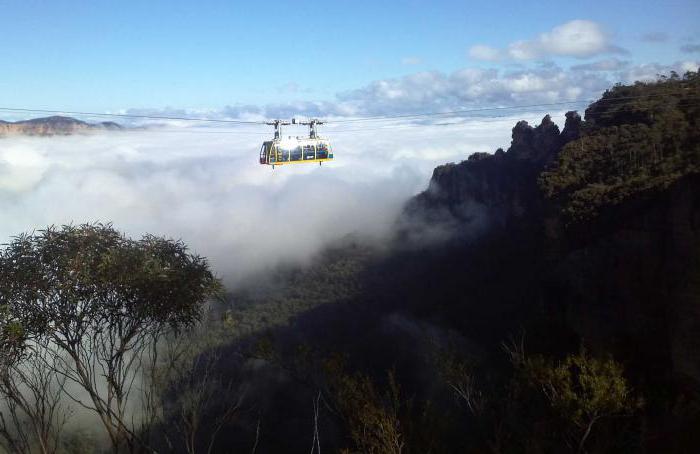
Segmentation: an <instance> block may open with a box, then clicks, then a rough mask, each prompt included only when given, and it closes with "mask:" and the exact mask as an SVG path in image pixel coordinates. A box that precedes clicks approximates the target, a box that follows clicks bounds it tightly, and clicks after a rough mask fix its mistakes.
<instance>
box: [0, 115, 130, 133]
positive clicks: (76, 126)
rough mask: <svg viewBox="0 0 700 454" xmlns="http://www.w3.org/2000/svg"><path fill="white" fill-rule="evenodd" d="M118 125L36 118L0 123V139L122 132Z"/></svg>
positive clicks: (55, 118)
mask: <svg viewBox="0 0 700 454" xmlns="http://www.w3.org/2000/svg"><path fill="white" fill-rule="evenodd" d="M120 129H122V127H121V126H120V125H118V124H117V123H114V122H111V121H107V122H102V123H86V122H84V121H80V120H76V119H75V118H70V117H61V116H54V117H46V118H35V119H33V120H24V121H17V122H7V121H0V137H1V136H10V135H28V136H55V135H61V136H66V135H71V134H85V133H89V132H94V131H105V130H109V131H113V130H120Z"/></svg>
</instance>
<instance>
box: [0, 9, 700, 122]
mask: <svg viewBox="0 0 700 454" xmlns="http://www.w3.org/2000/svg"><path fill="white" fill-rule="evenodd" d="M0 11H1V13H0V35H1V36H2V40H3V44H2V46H1V47H0V99H2V103H1V104H3V106H9V107H27V108H46V109H65V110H93V111H117V110H124V109H171V110H172V109H183V110H190V109H224V107H225V106H239V108H234V109H229V110H228V113H229V114H230V115H235V114H238V113H239V110H240V106H242V105H256V106H260V105H278V106H279V105H291V106H299V109H301V110H304V109H307V110H308V109H309V105H308V104H304V103H309V102H316V104H314V106H315V107H314V109H320V110H323V109H325V108H329V107H330V106H335V105H336V104H338V103H341V104H342V103H343V102H344V103H345V109H346V110H348V109H349V110H350V111H352V112H360V113H362V112H370V111H404V110H411V109H416V108H418V107H421V105H422V104H421V103H424V102H427V101H426V100H431V99H433V98H438V97H440V96H444V97H445V100H444V101H440V102H439V103H438V104H436V105H435V106H430V107H436V108H440V107H441V106H445V107H447V106H462V105H472V104H478V101H479V100H481V99H483V100H484V101H483V102H485V103H507V102H509V101H511V102H519V101H522V100H529V99H530V98H532V99H533V100H550V99H561V98H566V97H567V96H568V97H571V96H573V97H576V96H582V95H584V94H588V93H589V92H594V91H595V90H599V89H600V87H601V86H603V85H604V84H606V83H609V82H610V81H615V80H616V79H620V78H622V79H625V78H634V77H646V76H647V75H648V74H650V73H651V72H653V71H657V70H663V69H668V68H680V67H683V68H688V67H691V66H689V65H692V63H693V62H697V61H698V59H700V53H698V52H697V48H696V46H697V45H698V44H700V37H699V36H698V26H697V24H698V23H700V2H698V1H697V0H694V1H663V2H660V1H648V2H642V1H614V0H608V1H604V2H598V1H587V2H564V1H557V2H551V3H545V2H522V1H504V2H465V1H436V0H432V1H419V0H413V1H402V2H397V1H381V2H379V1H364V0H360V1H358V0H356V1H331V2H282V1H276V0H267V1H264V2H250V1H246V2H237V1H199V2H194V1H189V2H184V1H175V0H169V1H153V0H151V1H135V0H123V1H121V2H105V1H59V0H54V1H37V0H22V1H0ZM577 20H578V21H579V22H576V21H577ZM572 21H574V22H572ZM557 27H559V28H557ZM572 30H573V32H577V31H581V30H582V31H583V32H585V33H590V34H592V35H595V36H593V38H592V41H590V40H589V42H587V43H584V44H586V45H588V46H589V47H584V48H580V47H578V48H577V47H575V46H574V47H571V46H568V45H567V43H565V42H564V43H563V44H562V40H564V41H565V40H566V39H567V37H569V36H573V35H571V33H569V32H572ZM573 32H572V33H573ZM567 33H568V34H567ZM577 36H578V35H577ZM518 43H519V44H518ZM567 46H568V47H567ZM682 46H685V49H686V51H685V52H683V51H681V47H682ZM601 62H607V63H601ZM683 62H685V66H683V65H682V64H683ZM585 65H589V66H588V67H586V66H585ZM595 65H598V66H599V67H600V68H603V69H600V68H597V69H595V68H593V67H594V66H595ZM645 65H646V66H645ZM673 65H676V66H673ZM679 65H680V66H679ZM572 67H574V69H572ZM640 68H641V69H640ZM465 70H467V71H472V70H473V71H478V73H465V72H464V71H465ZM489 71H490V72H489ZM475 74H476V75H475ZM514 74H515V75H517V76H513V75H514ZM421 75H422V76H421ZM508 77H510V79H508ZM562 77H564V78H565V79H562ZM536 78H541V79H542V80H541V81H537V80H535V79H536ZM489 80H491V81H492V80H502V81H503V83H502V84H500V85H498V86H494V85H493V84H492V83H491V84H488V86H487V82H488V81H489ZM553 81H560V82H561V84H562V87H561V88H560V89H558V90H559V91H557V93H556V94H553V92H552V90H550V89H548V87H549V86H551V85H552V84H555V82H553ZM469 84H471V85H469ZM478 84H480V85H478ZM565 84H568V85H581V86H582V87H584V89H582V91H580V92H572V91H567V90H565V88H564V85H565ZM448 85H449V87H448V88H444V89H443V88H440V90H442V91H440V92H439V93H436V92H435V91H434V90H436V87H443V86H445V87H447V86H448ZM467 86H469V87H471V91H470V92H469V94H468V95H467V94H465V92H463V91H460V90H462V89H463V88H464V87H467ZM537 86H539V87H540V88H539V89H538V88H537ZM499 90H500V91H499ZM509 90H510V91H509ZM420 93H423V95H421V96H418V95H417V94H420ZM483 93H486V94H487V95H488V96H480V94H483ZM431 96H432V97H431ZM450 96H451V97H452V98H450ZM374 100H377V105H381V106H382V107H381V108H373V107H371V106H370V104H371V103H372V102H374ZM324 102H325V103H329V104H323V103H324ZM348 106H349V107H348ZM237 109H238V110H237ZM291 109H292V110H293V109H294V107H292V108H291ZM311 110H313V109H311ZM341 111H342V109H341ZM264 113H265V112H263V114H264Z"/></svg>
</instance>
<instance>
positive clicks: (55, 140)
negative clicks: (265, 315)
mask: <svg viewBox="0 0 700 454" xmlns="http://www.w3.org/2000/svg"><path fill="white" fill-rule="evenodd" d="M543 115H544V113H542V112H540V113H537V112H531V113H519V114H517V115H514V116H512V117H500V118H466V119H465V118H460V119H450V120H439V119H437V120H431V121H421V122H418V123H416V122H413V121H408V120H406V121H398V120H396V121H390V122H388V121H385V122H376V123H362V122H359V123H337V124H329V125H327V126H324V127H323V129H322V130H321V132H322V134H323V135H325V136H328V137H329V138H331V140H332V143H333V145H334V151H335V161H334V162H329V163H324V164H323V166H318V165H314V164H306V165H290V166H282V167H276V168H275V169H274V170H273V169H271V168H270V167H269V166H261V165H260V164H258V151H259V149H260V145H261V142H262V141H263V140H267V138H268V137H269V135H270V133H271V131H268V129H267V128H266V127H262V126H255V125H242V126H239V127H235V128H218V127H217V128H213V127H191V126H190V127H182V126H179V125H165V126H161V127H159V128H149V129H144V130H127V131H121V132H105V133H99V134H93V135H75V136H67V137H6V138H0V209H1V211H0V243H6V242H8V241H10V240H11V238H12V237H13V236H15V235H17V234H19V233H22V232H28V231H32V230H35V229H41V228H44V227H46V226H47V225H61V224H68V223H73V224H80V223H86V222H96V221H101V222H111V223H113V224H114V226H115V227H116V228H118V229H119V230H121V231H123V232H125V233H126V234H127V235H130V236H136V237H138V236H140V235H142V234H144V233H153V234H157V235H164V236H168V237H172V238H177V239H182V240H183V241H185V242H186V243H187V244H188V245H189V246H190V247H191V248H192V250H193V251H195V252H196V253H198V254H201V255H203V256H206V257H208V258H209V259H210V261H211V263H212V265H213V267H214V269H215V270H216V272H217V274H218V275H219V276H220V277H222V278H224V280H225V281H226V283H227V284H229V285H231V284H235V283H236V282H240V281H241V280H242V279H245V277H246V276H248V275H249V273H251V272H256V271H260V270H263V269H265V268H267V267H271V266H274V265H276V264H278V263H281V262H290V261H293V262H302V263H303V262H305V261H307V260H309V259H310V258H311V257H312V256H313V255H314V254H315V253H317V252H318V251H319V250H320V249H321V248H323V247H324V246H327V245H328V244H330V243H331V242H333V241H336V240H338V239H340V238H343V237H345V236H347V235H349V234H356V235H360V236H364V237H368V238H371V239H374V240H377V241H381V240H382V239H384V238H386V236H387V235H388V233H389V232H390V231H391V229H392V226H393V225H394V222H395V219H396V216H397V214H398V213H399V212H400V210H401V209H402V207H403V205H404V203H405V202H406V201H407V199H408V198H409V197H411V196H413V195H415V194H416V193H418V192H420V191H421V190H423V189H424V188H426V187H427V184H428V181H429V179H430V176H431V174H432V170H433V168H434V167H435V166H437V165H440V164H443V163H446V162H458V161H461V160H463V159H466V158H467V156H468V155H469V154H471V153H474V152H493V151H494V150H495V149H496V148H497V147H504V148H505V147H507V146H508V144H509V143H510V130H511V128H512V126H513V124H514V123H515V122H516V121H517V120H519V119H523V118H524V119H527V120H529V121H530V122H531V123H534V124H536V123H539V120H540V119H541V118H542V116H543ZM554 119H555V121H556V122H558V123H559V124H560V125H563V113H561V112H560V113H557V114H556V115H555V116H554ZM305 133H306V131H305V130H304V129H302V128H299V127H289V129H287V130H286V132H285V134H293V135H296V134H299V135H302V134H305Z"/></svg>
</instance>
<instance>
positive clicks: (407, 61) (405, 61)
mask: <svg viewBox="0 0 700 454" xmlns="http://www.w3.org/2000/svg"><path fill="white" fill-rule="evenodd" d="M421 63H423V60H422V59H421V58H419V57H404V58H402V59H401V64H402V65H405V66H415V65H420V64H421Z"/></svg>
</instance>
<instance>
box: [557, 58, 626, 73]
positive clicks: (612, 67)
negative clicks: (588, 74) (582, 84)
mask: <svg viewBox="0 0 700 454" xmlns="http://www.w3.org/2000/svg"><path fill="white" fill-rule="evenodd" d="M629 65H630V62H628V61H624V60H618V59H617V58H608V59H606V60H598V61H595V62H592V63H584V64H582V65H574V66H572V67H571V69H572V70H574V71H619V70H622V69H625V68H628V67H629Z"/></svg>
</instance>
